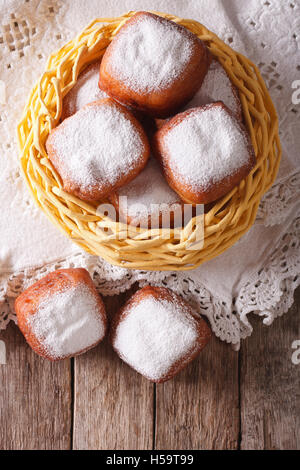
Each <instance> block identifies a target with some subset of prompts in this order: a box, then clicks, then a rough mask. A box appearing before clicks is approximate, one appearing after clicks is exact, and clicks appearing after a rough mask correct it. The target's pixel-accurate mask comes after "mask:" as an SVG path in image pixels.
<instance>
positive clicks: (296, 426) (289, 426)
mask: <svg viewBox="0 0 300 470" xmlns="http://www.w3.org/2000/svg"><path fill="white" fill-rule="evenodd" d="M299 320H300V289H298V291H297V292H296V296H295V303H294V305H293V307H292V308H291V310H290V311H289V313H288V314H286V315H284V316H283V317H282V318H280V319H277V320H275V321H274V323H273V325H272V326H271V327H268V326H265V325H262V323H261V319H260V320H259V319H256V320H255V321H253V326H254V333H253V335H252V336H251V337H250V338H249V339H247V340H246V341H245V342H244V343H243V345H242V350H241V425H242V427H241V431H242V441H241V448H242V449H285V450H287V449H298V450H299V449H300V432H299V430H300V413H299V410H300V365H294V364H293V363H292V360H291V356H292V354H293V349H292V343H293V341H295V340H300V321H299ZM251 321H252V320H251Z"/></svg>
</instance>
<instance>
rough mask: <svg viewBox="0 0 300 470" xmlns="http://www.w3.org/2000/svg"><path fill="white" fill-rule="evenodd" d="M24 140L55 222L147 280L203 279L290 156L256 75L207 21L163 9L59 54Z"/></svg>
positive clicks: (96, 31) (98, 28)
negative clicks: (168, 274)
mask: <svg viewBox="0 0 300 470" xmlns="http://www.w3.org/2000/svg"><path fill="white" fill-rule="evenodd" d="M99 71H100V72H99ZM18 139H19V146H20V160H21V166H22V170H23V174H24V177H25V179H26V182H27V184H28V187H29V189H30V191H31V193H32V195H33V197H34V199H35V200H36V202H37V203H38V205H39V206H40V207H41V209H42V210H43V211H44V212H45V213H46V215H47V216H48V217H49V218H50V220H51V221H52V222H53V223H55V224H56V225H57V226H58V227H59V228H60V229H61V230H63V231H64V233H66V234H67V235H68V236H69V237H70V238H71V239H72V240H73V241H74V242H75V243H77V244H78V245H80V246H81V247H82V248H84V249H85V250H86V251H88V252H89V253H92V254H94V255H99V256H101V257H102V258H104V259H105V260H107V261H108V262H110V263H112V264H114V265H119V266H122V267H126V268H135V269H143V270H171V271H172V270H174V271H175V270H188V269H194V268H196V267H197V266H199V265H200V264H201V263H203V262H204V261H207V260H209V259H211V258H214V257H215V256H217V255H219V254H220V253H222V252H223V251H225V250H226V249H227V248H229V247H230V246H232V245H233V244H234V243H235V242H236V241H237V240H239V238H240V237H241V236H242V235H243V234H244V233H245V232H246V231H247V230H249V228H250V227H251V225H252V224H253V223H254V220H255V217H256V212H257V209H258V205H259V202H260V199H261V197H262V196H263V194H264V193H265V192H266V191H267V190H268V188H269V187H270V186H271V185H272V183H273V182H274V180H275V178H276V174H277V171H278V167H279V162H280V156H281V148H280V141H279V136H278V119H277V115H276V111H275V108H274V105H273V103H272V100H271V98H270V95H269V93H268V91H267V88H266V85H265V83H264V81H263V79H262V77H261V75H260V73H259V70H258V68H257V67H256V66H255V65H254V64H253V63H252V62H251V61H250V60H249V59H247V58H246V57H244V56H243V55H242V54H240V53H238V52H236V51H234V50H233V49H232V48H230V47H229V46H228V45H226V44H225V43H224V42H223V41H222V40H221V39H220V38H218V37H217V36H216V35H215V34H214V33H212V32H211V31H209V30H208V29H207V28H206V27H205V26H203V25H202V24H200V23H198V22H196V21H194V20H185V19H181V18H178V17H175V16H172V15H168V14H165V13H158V12H153V13H150V12H129V13H127V14H125V15H123V16H121V17H119V18H100V19H96V20H94V21H93V22H92V23H91V24H90V25H89V26H87V27H86V28H85V29H84V30H83V32H82V33H80V34H79V35H78V36H77V37H76V38H74V39H73V40H72V41H70V42H68V43H67V44H66V45H65V46H63V47H62V48H61V49H60V50H59V51H57V52H55V53H53V54H51V56H50V57H49V59H48V62H47V66H46V71H45V72H44V73H43V75H42V76H41V78H40V79H39V81H38V83H37V84H36V85H35V87H34V88H33V89H32V91H31V94H30V97H29V100H28V103H27V105H26V107H25V110H24V114H23V117H22V120H21V122H20V124H19V126H18ZM99 155H101V159H99V158H98V156H99ZM100 160H101V161H100ZM124 201H126V204H125V203H124ZM170 208H171V209H170ZM166 214H167V215H166ZM167 216H168V217H167ZM153 220H154V223H152V222H153ZM166 220H168V221H169V225H168V224H165V221H166Z"/></svg>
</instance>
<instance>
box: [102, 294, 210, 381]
mask: <svg viewBox="0 0 300 470" xmlns="http://www.w3.org/2000/svg"><path fill="white" fill-rule="evenodd" d="M210 337H211V332H210V328H209V326H208V325H207V323H206V322H205V321H204V320H203V319H202V318H201V317H200V316H198V315H197V314H196V313H195V312H193V310H192V309H191V307H190V306H189V305H188V304H187V303H186V302H185V301H184V300H183V299H182V298H181V297H179V296H178V295H176V294H175V293H174V292H172V291H171V290H169V289H167V288H165V287H152V286H146V287H143V288H142V289H140V290H138V291H137V292H136V293H135V294H134V295H133V296H132V297H131V298H130V299H129V300H128V302H127V303H126V304H125V306H124V307H123V308H122V309H121V310H120V312H119V313H117V315H116V316H115V317H114V318H113V321H112V326H111V330H110V340H111V343H112V346H113V348H114V349H115V351H116V352H117V354H118V355H119V356H120V358H121V359H122V360H123V361H124V362H126V363H127V364H129V365H130V366H131V367H132V368H133V369H135V370H136V371H137V372H139V373H140V374H142V375H143V376H144V377H146V378H147V379H149V380H151V381H152V382H157V383H160V382H165V381H166V380H169V379H171V378H172V377H174V375H176V374H177V373H178V372H180V371H181V370H182V369H183V368H184V367H186V365H187V364H188V363H189V362H191V361H192V360H193V359H194V358H195V357H196V356H197V355H198V354H199V353H200V351H201V350H202V349H203V348H204V346H205V345H206V344H207V343H208V341H209V339H210Z"/></svg>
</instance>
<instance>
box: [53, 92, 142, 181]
mask: <svg viewBox="0 0 300 470" xmlns="http://www.w3.org/2000/svg"><path fill="white" fill-rule="evenodd" d="M50 137H51V136H50ZM51 142H52V145H53V148H54V150H55V152H56V153H57V156H58V159H59V160H60V161H61V165H60V174H61V176H62V178H63V179H64V178H66V179H70V180H72V181H73V182H75V183H76V184H78V185H81V186H82V187H83V188H85V189H88V188H91V187H93V186H96V185H97V186H98V188H102V187H105V186H106V185H107V184H109V185H113V184H115V183H116V182H117V181H118V180H119V179H120V178H121V177H122V175H125V174H128V172H129V171H130V170H132V169H133V168H134V167H135V166H136V165H137V164H138V162H139V160H140V158H141V155H142V153H143V148H144V147H143V142H142V139H141V136H140V134H139V132H138V130H137V129H136V128H135V127H134V125H133V124H132V123H131V121H130V120H129V119H128V118H127V117H126V116H125V115H124V114H123V113H122V112H121V111H120V109H119V107H118V106H117V105H115V104H113V102H112V101H109V102H105V103H102V104H92V105H87V106H85V107H84V108H82V109H81V110H79V111H78V112H77V113H76V114H75V115H73V116H71V117H70V118H69V119H68V120H66V121H64V123H63V124H62V127H60V129H57V131H56V132H55V133H54V134H53V138H52V141H51Z"/></svg>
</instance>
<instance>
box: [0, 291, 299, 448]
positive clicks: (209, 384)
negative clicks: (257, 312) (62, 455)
mask: <svg viewBox="0 0 300 470" xmlns="http://www.w3.org/2000/svg"><path fill="white" fill-rule="evenodd" d="M127 296H128V293H127V294H125V295H122V296H119V297H112V298H106V299H105V302H106V306H107V309H108V311H109V312H110V313H114V312H115V311H116V310H117V309H118V307H119V305H120V304H122V303H123V302H124V300H125V298H126V297H127ZM299 320H300V289H298V291H297V292H296V296H295V303H294V305H293V307H292V308H291V310H290V312H289V313H288V314H286V315H284V316H283V317H282V318H280V319H277V320H276V321H275V322H274V324H273V325H272V326H271V327H267V326H264V325H263V324H262V320H261V319H257V318H254V317H252V318H251V322H252V324H253V326H254V333H253V334H252V336H251V337H250V338H248V339H247V340H245V341H243V343H242V346H241V349H240V351H239V352H235V351H233V350H232V348H231V347H230V346H229V345H227V344H225V343H222V342H221V341H219V340H218V339H216V338H213V340H212V341H211V342H210V344H209V345H208V346H207V347H206V349H205V350H204V351H203V352H202V353H201V354H200V356H199V358H198V359H197V360H195V361H194V362H193V363H192V364H191V365H190V366H189V367H188V368H187V369H186V370H185V371H183V372H181V373H180V374H179V375H178V376H177V377H176V378H175V379H173V380H171V381H169V382H166V383H165V384H161V385H157V386H156V385H153V384H151V383H150V382H148V381H147V380H145V379H144V378H143V377H141V376H140V375H139V374H137V373H136V372H134V371H133V370H131V369H130V368H129V367H128V366H127V365H126V364H124V363H122V362H121V361H120V360H119V359H118V357H117V356H116V355H115V354H114V353H113V352H112V350H111V348H110V347H109V345H108V344H107V343H106V344H104V343H103V344H100V345H99V346H98V347H97V348H95V349H93V350H92V351H90V352H88V353H86V354H84V355H82V356H80V357H78V358H76V359H72V360H66V361H62V362H59V363H51V362H48V361H46V360H43V359H42V358H40V357H39V356H37V355H35V354H34V353H33V352H32V351H31V350H30V348H29V347H28V346H27V345H26V343H25V340H24V339H23V337H22V335H21V334H20V332H19V331H18V328H17V327H16V326H15V325H12V324H11V325H9V327H8V329H7V330H6V331H4V332H1V333H0V339H1V340H4V341H5V343H6V349H7V364H6V365H0V448H1V449H118V450H121V449H174V450H184V449H300V365H294V364H293V363H292V361H291V356H292V353H293V349H292V346H291V345H292V343H293V341H295V340H297V339H298V340H299V339H300V322H299Z"/></svg>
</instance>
